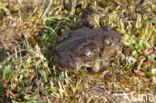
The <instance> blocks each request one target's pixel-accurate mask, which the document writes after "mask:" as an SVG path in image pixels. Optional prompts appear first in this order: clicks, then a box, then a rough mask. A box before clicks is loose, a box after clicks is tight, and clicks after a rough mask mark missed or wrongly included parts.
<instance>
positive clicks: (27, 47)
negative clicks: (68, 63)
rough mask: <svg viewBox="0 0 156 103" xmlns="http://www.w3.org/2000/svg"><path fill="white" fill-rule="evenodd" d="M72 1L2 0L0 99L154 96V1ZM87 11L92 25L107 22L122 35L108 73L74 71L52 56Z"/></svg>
mask: <svg viewBox="0 0 156 103" xmlns="http://www.w3.org/2000/svg"><path fill="white" fill-rule="evenodd" d="M65 1H67V2H65ZM69 1H70V0H60V1H59V0H39V1H38V0H21V2H19V1H18V0H17V2H16V0H15V1H14V0H9V1H8V0H2V1H0V46H1V43H3V44H2V45H3V46H4V47H3V49H1V48H0V52H2V51H5V52H7V55H8V57H7V58H6V59H5V60H3V61H1V62H0V93H1V95H0V103H11V102H12V103H101V102H102V103H103V101H109V102H112V103H113V102H115V103H118V101H122V100H123V99H121V100H120V99H119V98H117V97H115V96H114V95H113V93H123V94H124V93H131V92H134V93H135V97H137V95H139V94H148V93H150V94H151V98H153V97H154V98H155V101H156V94H155V92H156V88H155V86H156V12H155V10H156V2H155V1H154V0H138V1H136V0H105V1H103V0H79V1H77V0H75V1H77V2H74V0H73V2H72V3H69ZM90 6H91V7H93V8H95V10H90V8H89V7H90ZM98 10H99V11H98ZM86 11H87V12H86ZM84 12H85V15H89V17H88V16H85V17H86V18H87V19H86V21H87V20H89V25H91V26H90V27H91V28H92V29H95V28H99V27H102V26H104V25H107V26H110V28H111V29H113V30H115V31H117V32H119V33H120V34H121V35H122V44H121V53H122V56H121V58H119V59H118V61H117V63H112V65H111V70H110V71H107V73H102V74H100V75H90V74H89V73H87V72H86V71H85V70H82V71H80V72H78V73H75V74H73V73H69V72H65V71H60V70H58V69H57V68H56V67H55V65H54V63H53V61H52V59H53V48H54V47H55V45H56V42H57V38H58V37H59V36H60V35H62V34H63V33H65V32H68V31H72V30H75V29H77V28H79V27H81V26H80V24H79V21H81V15H83V13H84ZM94 12H95V13H94ZM87 13H88V14H87ZM98 18H99V19H98ZM7 30H8V31H11V30H12V31H11V32H10V33H8V32H7ZM12 34H13V35H12ZM2 35H5V36H4V37H8V38H9V39H7V40H5V39H4V38H3V36H2ZM10 38H11V39H10ZM21 38H22V40H21ZM23 38H24V39H23ZM12 39H14V40H15V41H16V43H15V44H16V46H14V45H12V44H13V43H14V42H15V41H13V42H12V41H10V40H12ZM10 43H11V44H10ZM17 44H19V45H18V46H17ZM10 45H11V46H10ZM9 48H12V49H14V50H12V49H9ZM0 57H1V55H0ZM108 97H110V98H108ZM114 98H116V100H118V101H115V100H114ZM131 98H132V96H131ZM144 102H145V103H146V100H145V101H144Z"/></svg>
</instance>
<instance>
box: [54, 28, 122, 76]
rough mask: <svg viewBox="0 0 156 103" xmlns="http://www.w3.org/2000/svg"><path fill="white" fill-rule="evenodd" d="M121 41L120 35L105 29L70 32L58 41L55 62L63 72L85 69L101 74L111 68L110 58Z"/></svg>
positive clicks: (83, 29) (84, 29) (85, 29)
mask: <svg viewBox="0 0 156 103" xmlns="http://www.w3.org/2000/svg"><path fill="white" fill-rule="evenodd" d="M120 40H121V36H120V35H119V34H118V33H116V32H114V31H111V30H107V29H105V28H101V29H98V30H91V29H89V28H82V29H79V30H77V31H73V32H69V33H67V34H65V35H63V36H62V37H60V38H59V40H58V45H57V46H56V48H55V50H54V52H55V55H54V62H55V63H56V64H57V65H58V67H59V69H61V70H68V71H78V70H80V69H82V68H84V67H85V68H89V72H90V73H92V74H96V73H100V72H103V71H104V70H105V68H106V67H108V66H109V61H110V60H109V57H110V56H111V55H112V54H113V53H114V52H115V48H116V47H117V46H118V44H119V43H120Z"/></svg>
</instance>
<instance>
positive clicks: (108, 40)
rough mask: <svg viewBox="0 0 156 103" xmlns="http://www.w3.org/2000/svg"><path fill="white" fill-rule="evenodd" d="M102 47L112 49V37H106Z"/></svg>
mask: <svg viewBox="0 0 156 103" xmlns="http://www.w3.org/2000/svg"><path fill="white" fill-rule="evenodd" d="M104 45H105V46H106V47H112V46H114V45H115V43H114V40H113V38H112V37H109V36H106V37H104Z"/></svg>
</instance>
